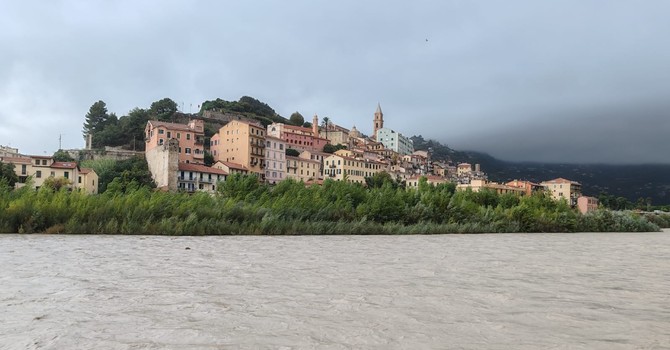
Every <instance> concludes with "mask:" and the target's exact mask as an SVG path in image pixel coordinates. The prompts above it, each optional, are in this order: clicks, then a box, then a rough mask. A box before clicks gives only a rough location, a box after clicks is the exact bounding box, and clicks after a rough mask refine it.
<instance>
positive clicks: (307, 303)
mask: <svg viewBox="0 0 670 350" xmlns="http://www.w3.org/2000/svg"><path fill="white" fill-rule="evenodd" d="M187 248H190V249H187ZM0 349H670V231H667V230H666V231H665V232H663V233H601V234H594V233H580V234H491V235H436V236H297V237H250V236H247V237H156V236H55V235H0Z"/></svg>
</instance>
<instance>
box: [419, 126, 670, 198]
mask: <svg viewBox="0 0 670 350" xmlns="http://www.w3.org/2000/svg"><path fill="white" fill-rule="evenodd" d="M412 140H413V141H414V148H415V149H417V150H428V148H431V149H432V151H433V159H439V160H445V161H449V162H452V163H460V162H467V163H471V164H477V163H479V164H481V168H482V170H483V171H484V172H486V173H487V174H488V176H489V179H490V180H492V181H497V182H506V181H510V180H514V179H524V180H530V181H534V182H541V181H545V180H551V179H554V178H557V177H564V178H566V179H570V180H574V181H577V182H579V183H581V184H582V188H583V192H584V194H586V195H592V196H597V195H599V194H600V193H603V192H606V193H608V194H612V195H615V196H622V197H625V198H627V199H628V200H630V201H631V202H636V201H637V199H638V198H645V199H646V198H651V199H652V203H653V204H654V205H668V204H670V164H643V165H608V164H556V163H537V162H506V161H502V160H499V159H496V158H494V157H492V156H490V155H488V154H485V153H479V152H467V151H456V150H453V149H451V148H449V147H448V146H445V145H442V144H440V143H439V142H437V141H434V140H424V139H423V137H421V136H414V137H412Z"/></svg>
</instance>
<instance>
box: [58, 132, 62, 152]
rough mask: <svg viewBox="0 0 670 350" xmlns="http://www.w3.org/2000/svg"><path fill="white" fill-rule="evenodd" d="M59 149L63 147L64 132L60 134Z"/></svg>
mask: <svg viewBox="0 0 670 350" xmlns="http://www.w3.org/2000/svg"><path fill="white" fill-rule="evenodd" d="M58 149H59V150H61V149H63V134H58Z"/></svg>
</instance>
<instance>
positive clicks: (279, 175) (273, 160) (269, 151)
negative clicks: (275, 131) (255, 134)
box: [265, 136, 286, 184]
mask: <svg viewBox="0 0 670 350" xmlns="http://www.w3.org/2000/svg"><path fill="white" fill-rule="evenodd" d="M284 179H286V142H285V141H284V140H282V139H280V138H277V137H273V136H267V137H265V181H266V182H267V183H270V184H276V183H277V182H279V181H282V180H284Z"/></svg>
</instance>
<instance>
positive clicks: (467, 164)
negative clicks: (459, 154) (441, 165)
mask: <svg viewBox="0 0 670 350" xmlns="http://www.w3.org/2000/svg"><path fill="white" fill-rule="evenodd" d="M458 167H459V168H464V167H468V168H469V167H470V163H460V164H458Z"/></svg>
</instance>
